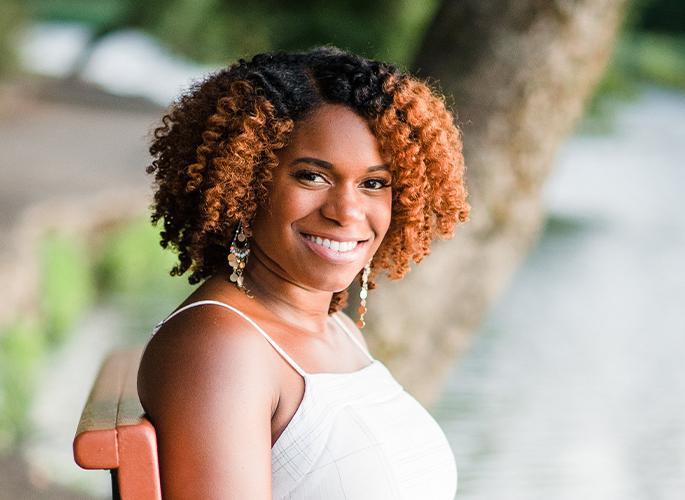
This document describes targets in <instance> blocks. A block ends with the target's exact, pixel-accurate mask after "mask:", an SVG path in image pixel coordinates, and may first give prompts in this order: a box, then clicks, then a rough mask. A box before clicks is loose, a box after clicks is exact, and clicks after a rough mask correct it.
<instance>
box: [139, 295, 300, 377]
mask: <svg viewBox="0 0 685 500" xmlns="http://www.w3.org/2000/svg"><path fill="white" fill-rule="evenodd" d="M205 304H208V305H215V306H221V307H224V308H226V309H229V310H231V311H233V312H234V313H236V314H237V315H238V316H240V317H241V318H243V319H244V320H245V321H247V322H248V323H250V324H251V325H252V326H253V327H255V329H256V330H257V331H258V332H259V333H261V334H262V336H263V337H264V338H265V339H266V340H267V341H268V342H269V344H271V345H272V346H273V348H274V349H276V351H278V354H280V355H281V356H282V357H283V359H285V360H286V361H287V362H288V364H290V366H292V367H293V368H294V369H295V371H296V372H297V373H299V374H300V375H301V376H302V377H303V378H306V376H307V375H308V373H307V372H305V371H304V370H303V369H302V368H301V367H300V365H298V364H297V363H295V361H294V360H293V359H292V358H291V357H290V356H288V353H286V352H285V351H284V350H283V349H281V346H279V345H278V344H277V343H276V342H275V341H274V340H273V339H272V338H271V337H269V335H267V333H266V332H265V331H264V330H262V328H261V327H260V326H259V325H258V324H257V323H255V322H254V320H253V319H252V318H250V317H249V316H248V315H247V314H245V313H244V312H242V311H240V310H239V309H236V308H235V307H233V306H230V305H228V304H225V303H223V302H219V301H218V300H198V301H197V302H192V303H190V304H187V305H185V306H183V307H181V308H179V309H177V310H176V311H174V312H172V313H171V314H170V315H169V316H167V317H166V319H164V320H162V321H160V322H159V323H158V324H157V326H155V329H154V331H153V333H152V334H153V335H154V334H155V333H157V330H159V329H160V328H161V326H162V325H163V324H164V323H165V322H166V321H168V320H170V319H171V318H173V317H174V316H176V315H177V314H179V313H181V312H183V311H185V310H186V309H190V308H191V307H195V306H201V305H205Z"/></svg>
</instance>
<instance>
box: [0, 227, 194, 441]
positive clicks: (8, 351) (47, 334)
mask: <svg viewBox="0 0 685 500" xmlns="http://www.w3.org/2000/svg"><path fill="white" fill-rule="evenodd" d="M39 254H40V266H41V269H40V276H41V283H40V291H39V300H38V308H37V311H36V313H35V314H34V315H33V316H31V317H22V318H18V319H17V320H16V321H15V322H13V323H11V324H9V325H4V326H3V327H2V328H0V450H3V449H7V448H9V447H13V446H16V445H17V444H19V443H20V442H21V441H22V440H23V439H24V438H26V437H27V436H29V435H30V433H31V428H30V426H29V422H30V420H29V418H28V411H29V407H30V403H31V397H32V395H33V394H34V392H35V384H36V383H37V381H38V378H39V375H40V370H41V368H42V366H43V365H44V363H45V361H46V359H47V358H48V356H49V355H50V353H51V352H52V351H54V350H55V349H57V348H58V347H60V346H61V345H62V344H63V343H64V342H65V341H66V340H67V338H68V333H69V331H70V330H71V329H72V328H73V326H74V324H75V322H76V321H77V320H78V319H79V318H81V317H82V316H83V314H84V312H85V311H86V310H87V309H88V308H90V307H92V306H93V304H94V303H96V302H108V303H114V305H117V306H119V308H120V310H121V311H122V313H123V314H124V315H125V316H126V320H127V322H126V325H127V328H126V330H127V331H126V332H125V334H127V335H128V337H126V339H127V341H130V342H132V343H133V342H135V343H140V342H141V341H143V340H146V339H147V335H148V334H149V333H150V326H151V325H154V324H155V322H156V321H158V320H159V319H160V318H162V317H164V316H165V315H166V314H167V313H168V312H169V310H170V308H171V309H173V307H174V305H175V304H176V303H178V302H180V301H181V300H182V299H183V297H185V296H187V295H188V294H189V293H190V291H191V290H192V287H191V286H190V285H189V284H188V282H187V280H185V279H184V278H172V277H171V276H169V271H170V270H171V268H172V266H173V264H174V263H175V259H176V257H175V255H174V254H172V253H171V252H169V251H166V250H164V249H162V248H161V247H160V245H159V230H157V229H156V228H154V227H153V226H151V225H150V223H149V221H148V218H147V217H141V218H139V219H137V220H134V221H130V222H128V223H125V224H122V225H120V226H119V227H116V228H114V229H112V230H110V231H109V232H108V233H107V234H106V235H105V236H104V238H103V239H102V240H101V241H99V242H97V243H95V242H93V241H92V240H88V239H86V238H85V237H77V236H74V235H70V236H66V235H63V234H48V235H46V236H45V237H44V239H43V240H42V242H41V246H40V249H39ZM124 312H125V313H124Z"/></svg>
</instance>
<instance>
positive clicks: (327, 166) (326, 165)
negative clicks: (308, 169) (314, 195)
mask: <svg viewBox="0 0 685 500" xmlns="http://www.w3.org/2000/svg"><path fill="white" fill-rule="evenodd" d="M296 163H310V164H312V165H316V166H317V167H321V168H324V169H326V170H331V169H333V164H332V163H329V162H327V161H325V160H320V159H319V158H312V157H310V156H303V157H301V158H295V159H294V160H293V161H291V162H290V165H295V164H296ZM376 170H390V168H389V167H388V166H387V165H385V164H383V165H374V166H372V167H369V168H368V169H367V171H368V172H375V171H376Z"/></svg>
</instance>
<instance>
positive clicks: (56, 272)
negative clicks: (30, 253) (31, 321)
mask: <svg viewBox="0 0 685 500" xmlns="http://www.w3.org/2000/svg"><path fill="white" fill-rule="evenodd" d="M40 253H41V255H40V260H41V269H42V272H41V279H42V284H41V297H40V310H41V315H42V317H43V320H44V325H45V327H44V328H45V334H46V336H47V339H48V342H49V344H50V345H57V344H59V343H60V342H61V341H62V340H63V337H64V335H65V334H66V331H67V329H68V328H69V327H70V326H71V325H72V324H73V323H74V321H75V320H76V319H77V318H79V317H80V316H81V314H82V313H83V311H84V310H85V309H86V308H87V307H88V306H90V305H91V304H92V303H93V302H94V300H95V295H96V290H95V281H94V280H93V272H92V269H91V268H92V266H91V264H90V258H89V256H88V252H87V249H86V244H85V241H83V240H80V239H79V238H75V237H73V236H71V237H70V236H67V235H63V234H57V233H54V234H50V235H48V236H47V237H46V238H45V240H44V241H43V244H42V245H41V248H40Z"/></svg>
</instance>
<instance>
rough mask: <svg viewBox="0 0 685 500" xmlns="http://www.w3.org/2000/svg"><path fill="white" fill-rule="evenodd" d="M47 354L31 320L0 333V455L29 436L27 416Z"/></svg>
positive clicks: (44, 340) (37, 325) (44, 341)
mask: <svg viewBox="0 0 685 500" xmlns="http://www.w3.org/2000/svg"><path fill="white" fill-rule="evenodd" d="M47 350H48V349H47V338H46V335H44V334H43V333H42V329H41V323H40V322H39V321H37V320H35V319H22V320H20V321H17V322H16V323H15V324H13V325H11V326H8V327H6V328H3V329H2V330H0V451H2V450H6V449H8V448H11V447H13V446H15V445H16V444H17V443H19V442H21V441H22V440H23V439H25V438H26V437H27V436H28V435H29V434H30V433H31V428H30V424H29V419H28V418H27V412H28V408H29V404H30V402H31V397H32V394H33V393H34V389H35V383H36V379H37V377H38V374H39V370H40V367H41V365H42V364H43V363H44V360H45V356H46V353H47Z"/></svg>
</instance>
